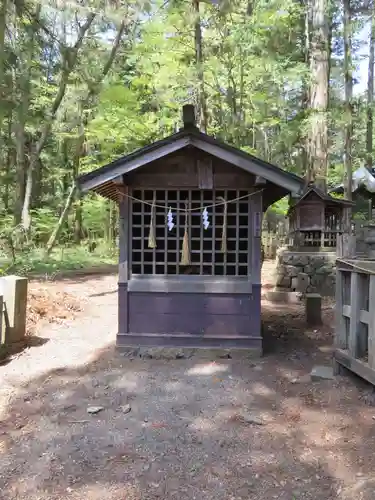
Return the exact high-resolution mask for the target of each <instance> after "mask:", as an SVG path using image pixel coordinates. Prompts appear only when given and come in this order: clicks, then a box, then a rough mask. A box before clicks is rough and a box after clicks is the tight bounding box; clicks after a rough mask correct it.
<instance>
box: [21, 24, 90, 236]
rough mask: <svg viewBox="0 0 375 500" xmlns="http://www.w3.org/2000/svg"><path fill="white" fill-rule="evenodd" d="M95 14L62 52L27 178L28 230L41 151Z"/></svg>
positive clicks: (24, 219)
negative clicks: (57, 78) (53, 94)
mask: <svg viewBox="0 0 375 500" xmlns="http://www.w3.org/2000/svg"><path fill="white" fill-rule="evenodd" d="M94 18H95V14H89V16H88V17H87V19H86V22H85V23H84V24H83V25H82V26H81V27H80V29H79V33H78V38H77V41H76V43H75V44H74V46H73V47H69V48H68V47H64V49H63V54H62V68H63V69H62V73H61V77H60V82H59V86H58V90H57V94H56V97H55V99H54V101H53V103H52V108H51V111H50V114H49V116H48V117H47V119H46V121H45V123H44V126H43V127H42V130H41V134H40V137H39V140H38V142H37V143H36V144H35V147H34V151H33V153H32V155H31V158H30V162H29V167H28V170H27V180H26V188H25V197H24V202H23V207H22V216H21V219H22V226H23V227H24V229H25V230H26V231H28V230H29V229H30V225H31V218H30V205H31V194H32V188H33V174H34V169H35V168H36V166H37V165H38V161H39V157H40V154H41V152H42V151H43V149H44V146H45V145H46V142H47V139H48V136H49V134H50V131H51V128H52V124H53V122H54V120H55V118H56V113H57V111H58V109H59V107H60V105H61V103H62V100H63V98H64V96H65V92H66V87H67V85H68V79H69V76H70V74H71V72H72V71H73V69H74V67H75V64H76V62H77V57H78V51H79V49H80V48H81V46H82V44H83V40H84V37H85V35H86V33H87V31H88V30H89V28H90V26H91V24H92V22H93V21H94Z"/></svg>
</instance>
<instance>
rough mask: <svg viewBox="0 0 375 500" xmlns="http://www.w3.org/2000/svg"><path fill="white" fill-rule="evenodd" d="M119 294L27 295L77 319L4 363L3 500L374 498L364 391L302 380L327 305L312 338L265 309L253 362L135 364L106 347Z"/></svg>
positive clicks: (72, 286) (297, 322)
mask: <svg viewBox="0 0 375 500" xmlns="http://www.w3.org/2000/svg"><path fill="white" fill-rule="evenodd" d="M267 266H268V267H267ZM271 271H272V269H271V268H269V264H266V266H265V270H264V274H265V276H267V277H269V276H270V274H271ZM116 284H117V277H116V276H103V277H93V276H90V277H86V278H85V277H79V278H77V279H76V281H72V280H65V281H59V282H56V283H48V284H45V283H34V284H33V285H32V286H33V287H38V286H43V287H46V288H47V289H48V290H50V291H51V293H53V292H54V291H61V290H64V291H65V292H67V293H69V294H72V295H74V296H77V297H78V298H79V301H80V302H81V303H82V305H83V310H82V311H81V312H77V314H76V317H75V318H74V319H71V320H69V319H68V320H66V321H64V322H63V323H61V321H60V322H59V323H47V322H43V323H40V324H39V326H38V327H37V329H36V336H35V343H34V347H31V348H29V349H27V350H25V351H23V352H22V353H21V354H19V355H18V356H16V357H14V358H13V359H11V361H9V362H8V363H7V364H4V365H2V366H0V498H1V499H2V500H7V499H17V500H26V499H27V500H37V499H38V500H45V499H51V500H57V499H59V500H77V499H90V500H99V499H100V500H156V499H171V500H172V499H179V500H193V499H196V500H214V499H215V500H234V499H250V500H257V499H259V500H271V499H280V500H301V499H311V500H328V499H340V500H349V499H350V500H361V499H362V500H373V499H374V498H375V473H374V470H375V454H374V449H375V431H374V425H375V407H372V406H371V405H370V403H371V398H370V399H369V397H367V396H369V388H368V386H366V385H365V384H364V383H362V382H361V381H359V380H356V379H354V378H352V377H350V378H348V377H338V378H337V379H336V380H334V381H321V382H315V383H312V382H311V381H310V380H309V377H308V376H307V375H308V374H309V372H310V370H311V367H312V366H313V365H314V364H328V363H330V357H331V350H330V349H331V347H330V346H331V341H332V317H333V316H332V315H333V310H332V305H331V304H329V303H328V304H327V305H326V308H325V322H326V324H325V325H324V327H323V328H322V329H320V330H319V331H308V330H306V328H305V326H304V322H303V314H302V311H301V308H300V307H299V306H294V307H293V308H290V307H289V308H286V307H277V308H276V307H275V306H274V305H272V304H269V303H267V302H266V301H264V303H263V320H264V336H265V344H266V353H265V356H264V357H263V358H262V359H260V360H251V361H250V360H248V359H246V358H245V357H242V358H237V357H235V358H234V359H220V358H217V357H216V356H215V355H214V354H213V353H209V352H205V353H204V354H200V355H197V354H195V355H193V356H192V357H190V358H188V359H173V360H166V359H138V358H136V359H132V358H129V357H128V358H127V357H123V356H120V355H118V354H116V353H115V351H114V340H115V333H116V326H117V296H116ZM92 406H97V407H102V409H101V411H99V412H98V413H96V414H89V413H88V412H87V410H88V408H89V407H92ZM97 409H98V408H97Z"/></svg>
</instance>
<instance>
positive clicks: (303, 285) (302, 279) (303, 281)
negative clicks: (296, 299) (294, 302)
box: [297, 273, 310, 293]
mask: <svg viewBox="0 0 375 500" xmlns="http://www.w3.org/2000/svg"><path fill="white" fill-rule="evenodd" d="M309 284H310V277H309V275H308V274H306V273H299V274H298V276H297V292H301V293H306V290H307V287H308V286H309Z"/></svg>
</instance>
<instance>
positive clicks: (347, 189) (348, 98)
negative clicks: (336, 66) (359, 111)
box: [343, 0, 353, 200]
mask: <svg viewBox="0 0 375 500" xmlns="http://www.w3.org/2000/svg"><path fill="white" fill-rule="evenodd" d="M343 7H344V79H345V142H344V171H345V174H344V175H345V182H344V193H345V198H347V199H348V200H351V199H352V136H353V102H352V101H353V69H352V25H351V21H352V20H351V6H350V0H343Z"/></svg>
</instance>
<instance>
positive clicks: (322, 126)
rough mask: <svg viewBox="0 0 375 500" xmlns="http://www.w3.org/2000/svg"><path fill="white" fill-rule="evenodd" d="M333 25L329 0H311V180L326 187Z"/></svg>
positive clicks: (309, 139) (309, 174) (309, 134)
mask: <svg viewBox="0 0 375 500" xmlns="http://www.w3.org/2000/svg"><path fill="white" fill-rule="evenodd" d="M328 45H329V29H328V4H327V0H311V40H310V73H311V75H310V77H311V84H310V116H309V133H308V153H309V172H308V176H307V177H308V180H309V181H316V182H318V183H319V184H320V185H321V187H322V188H323V189H326V182H327V173H328V126H327V110H328V89H329V87H328V85H329V75H328V73H329V61H328V54H329V47H328Z"/></svg>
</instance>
